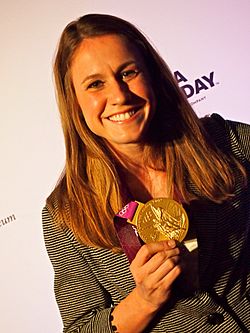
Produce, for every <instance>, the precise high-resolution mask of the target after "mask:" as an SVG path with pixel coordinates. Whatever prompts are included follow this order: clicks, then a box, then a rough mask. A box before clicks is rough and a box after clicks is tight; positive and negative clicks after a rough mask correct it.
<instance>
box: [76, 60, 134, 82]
mask: <svg viewBox="0 0 250 333" xmlns="http://www.w3.org/2000/svg"><path fill="white" fill-rule="evenodd" d="M132 64H135V65H137V62H136V61H135V60H128V61H126V62H124V63H123V64H121V65H120V66H118V68H117V70H116V72H120V71H121V70H123V69H124V68H125V67H127V66H129V65H132ZM102 76H103V75H102V74H99V73H95V74H90V75H87V76H86V77H85V78H84V79H83V80H82V82H81V84H84V83H85V82H86V81H89V80H93V79H97V78H98V79H99V78H101V77H102Z"/></svg>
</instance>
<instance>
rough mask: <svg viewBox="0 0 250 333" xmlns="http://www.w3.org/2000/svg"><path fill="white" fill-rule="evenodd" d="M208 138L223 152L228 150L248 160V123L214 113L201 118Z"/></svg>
mask: <svg viewBox="0 0 250 333" xmlns="http://www.w3.org/2000/svg"><path fill="white" fill-rule="evenodd" d="M200 120H201V123H202V125H203V126H204V128H205V130H206V132H207V133H208V135H209V138H210V139H212V141H213V142H214V143H215V144H216V145H217V146H218V147H219V148H220V149H221V150H223V151H224V152H230V153H233V154H234V155H235V157H238V158H239V159H240V160H247V161H250V125H249V124H245V123H241V122H238V121H233V120H226V119H224V118H223V117H221V116H220V115H218V114H216V113H214V114H212V115H210V116H206V117H204V118H201V119H200Z"/></svg>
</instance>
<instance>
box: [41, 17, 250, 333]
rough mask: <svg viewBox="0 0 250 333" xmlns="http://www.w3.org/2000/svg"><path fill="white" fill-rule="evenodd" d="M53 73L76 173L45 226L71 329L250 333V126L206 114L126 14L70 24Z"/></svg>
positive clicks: (63, 185)
mask: <svg viewBox="0 0 250 333" xmlns="http://www.w3.org/2000/svg"><path fill="white" fill-rule="evenodd" d="M54 75H55V83H56V91H57V99H58V107H59V111H60V114H61V120H62V127H63V131H64V137H65V146H66V166H65V171H64V172H63V174H62V176H61V178H60V180H59V182H58V184H57V186H56V188H55V190H54V191H53V192H52V194H51V195H50V196H49V198H48V199H47V202H46V207H45V208H44V210H43V228H44V237H45V244H46V247H47V251H48V254H49V257H50V259H51V262H52V264H53V267H54V270H55V295H56V300H57V303H58V306H59V309H60V312H61V316H62V319H63V323H64V332H65V333H69V332H71V333H73V332H79V333H80V332H81V333H87V332H95V333H97V332H100V333H111V332H119V333H141V332H148V333H149V332H150V333H157V332H158V333H163V332H169V333H170V332H171V333H175V332H176V333H177V332H178V333H181V332H183V333H184V332H185V333H186V332H189V331H190V327H192V332H200V333H201V332H202V333H203V332H220V333H223V332H224V333H228V332H248V331H249V330H250V319H249V313H250V257H249V256H250V248H249V247H250V240H249V237H250V235H249V230H250V227H249V224H250V207H249V198H250V182H249V181H250V179H249V178H250V176H249V175H250V144H249V142H250V126H248V125H246V124H241V123H237V122H232V121H226V120H224V119H223V118H221V117H220V116H219V115H212V116H210V117H206V118H204V119H198V117H197V116H196V114H195V113H194V111H193V110H192V108H191V106H190V105H189V103H188V102H187V99H186V96H185V94H184V93H183V91H182V90H181V89H180V88H179V87H178V84H177V82H176V80H175V78H174V77H173V75H172V73H171V72H170V70H169V69H168V66H167V65H166V63H165V62H164V61H163V59H162V58H161V57H160V56H159V55H158V53H157V52H156V51H155V50H154V48H153V47H152V46H151V45H150V43H149V42H148V41H147V39H146V38H145V37H144V36H143V34H142V33H141V32H140V31H139V30H138V29H137V28H136V27H134V26H133V25H132V24H130V23H129V22H126V21H124V20H122V19H120V18H117V17H114V16H110V15H101V14H90V15H86V16H83V17H80V18H79V19H78V20H76V21H73V22H71V23H70V24H69V25H68V26H67V27H66V28H65V30H64V31H63V33H62V36H61V39H60V43H59V47H58V50H57V55H56V59H55V65H54ZM157 202H158V203H159V202H160V203H162V205H161V206H154V205H155V204H156V203H157ZM166 203H168V205H167V204H166ZM168 206H169V207H172V208H170V210H168V209H167V207H168ZM122 207H123V208H122ZM146 208H148V209H146ZM184 208H185V210H186V212H185V211H184ZM140 214H141V215H140ZM142 215H144V217H143V220H142ZM188 220H189V222H188ZM114 221H115V222H114ZM117 221H119V223H120V224H119V225H118V223H117ZM136 221H138V224H137V222H136ZM114 223H115V225H114ZM131 223H132V224H134V225H133V226H131ZM141 226H142V227H141ZM188 226H189V229H188ZM140 229H143V230H142V231H143V233H144V235H146V236H147V237H146V238H144V237H142V234H141V237H142V239H144V242H146V243H145V244H144V242H143V241H142V239H141V238H140V236H138V232H139V233H140ZM155 229H157V233H158V234H157V233H156V231H155ZM173 230H174V232H173ZM179 230H181V234H182V235H183V238H184V237H185V238H184V239H183V238H179V237H178V235H179V233H180V232H179ZM158 235H159V237H158ZM167 235H170V236H167ZM156 236H157V237H156ZM159 240H160V241H159ZM135 244H136V253H134V256H133V257H131V256H128V258H129V260H131V261H132V262H131V263H130V262H129V260H128V258H127V256H126V254H128V253H131V249H132V250H133V251H134V250H135V246H134V245H135ZM188 244H191V245H192V246H189V245H188ZM128 250H129V251H128ZM123 251H124V252H123ZM134 252H135V251H134Z"/></svg>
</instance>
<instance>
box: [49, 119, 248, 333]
mask: <svg viewBox="0 0 250 333" xmlns="http://www.w3.org/2000/svg"><path fill="white" fill-rule="evenodd" d="M204 124H205V127H206V128H207V130H208V132H209V133H211V134H212V137H213V138H214V140H215V142H216V144H217V145H218V146H219V148H221V149H222V150H223V151H225V152H228V153H230V154H231V153H232V154H234V155H235V156H236V157H237V158H238V159H239V160H240V161H241V162H242V163H243V164H244V165H245V167H246V170H247V172H248V179H249V181H250V126H249V125H246V124H241V123H237V122H232V121H225V120H223V119H222V118H221V117H220V116H218V115H212V116H211V117H209V118H207V119H206V120H204ZM201 172H202V170H201ZM190 186H192V184H191V185H190ZM187 210H188V215H189V218H190V220H191V223H193V224H194V225H195V227H196V231H197V239H198V251H199V279H200V289H199V291H197V292H195V293H194V294H192V295H186V296H183V295H182V293H178V289H177V292H176V296H175V297H174V299H173V301H172V302H168V303H167V304H166V306H164V307H163V308H162V310H161V311H160V312H159V313H158V315H157V316H156V317H155V319H154V320H153V321H152V323H151V324H150V326H149V327H148V329H147V330H146V331H145V332H152V333H156V332H158V333H163V332H168V333H181V332H183V333H186V332H200V333H205V332H220V333H223V332H227V333H232V332H249V331H250V231H249V228H250V184H248V186H247V187H246V188H244V189H243V188H242V187H241V186H240V182H239V183H238V184H237V186H236V191H235V196H234V198H233V199H232V200H231V201H229V202H226V203H223V204H215V203H212V202H209V201H207V200H200V201H197V202H194V203H192V204H191V205H190V206H189V207H188V208H187ZM56 215H57V211H56V210H54V211H49V210H48V208H47V207H45V208H44V210H43V230H44V239H45V244H46V248H47V251H48V255H49V257H50V260H51V262H52V265H53V268H54V271H55V296H56V300H57V303H58V306H59V309H60V313H61V316H62V320H63V325H64V332H65V333H66V332H67V333H69V332H71V333H73V332H78V333H80V332H81V333H87V332H88V333H90V332H93V333H111V332H112V330H111V327H110V323H109V315H110V311H111V307H112V306H114V305H116V304H118V303H119V302H120V301H121V300H122V299H123V298H125V297H126V296H127V295H128V294H129V293H130V292H131V290H132V289H133V288H134V287H135V284H134V280H133V277H132V275H131V273H130V270H129V262H128V260H127V258H126V256H125V254H114V253H112V252H111V251H109V250H106V249H96V248H91V247H88V246H83V245H82V244H80V243H79V242H78V241H77V240H76V239H75V237H74V235H73V233H72V232H71V231H70V230H64V231H63V230H60V229H58V228H57V227H56V226H55V223H54V219H55V216H56ZM176 288H178V284H177V287H176Z"/></svg>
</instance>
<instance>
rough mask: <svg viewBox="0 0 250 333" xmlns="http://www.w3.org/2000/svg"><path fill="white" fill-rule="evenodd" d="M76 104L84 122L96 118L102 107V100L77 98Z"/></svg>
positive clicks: (84, 97)
mask: <svg viewBox="0 0 250 333" xmlns="http://www.w3.org/2000/svg"><path fill="white" fill-rule="evenodd" d="M78 103H79V105H80V107H81V109H82V113H83V116H84V118H85V120H86V121H87V120H90V121H91V119H93V117H95V116H98V115H99V114H100V112H102V110H103V107H104V102H103V100H102V99H101V98H100V97H97V96H87V97H86V96H81V97H80V98H78Z"/></svg>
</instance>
